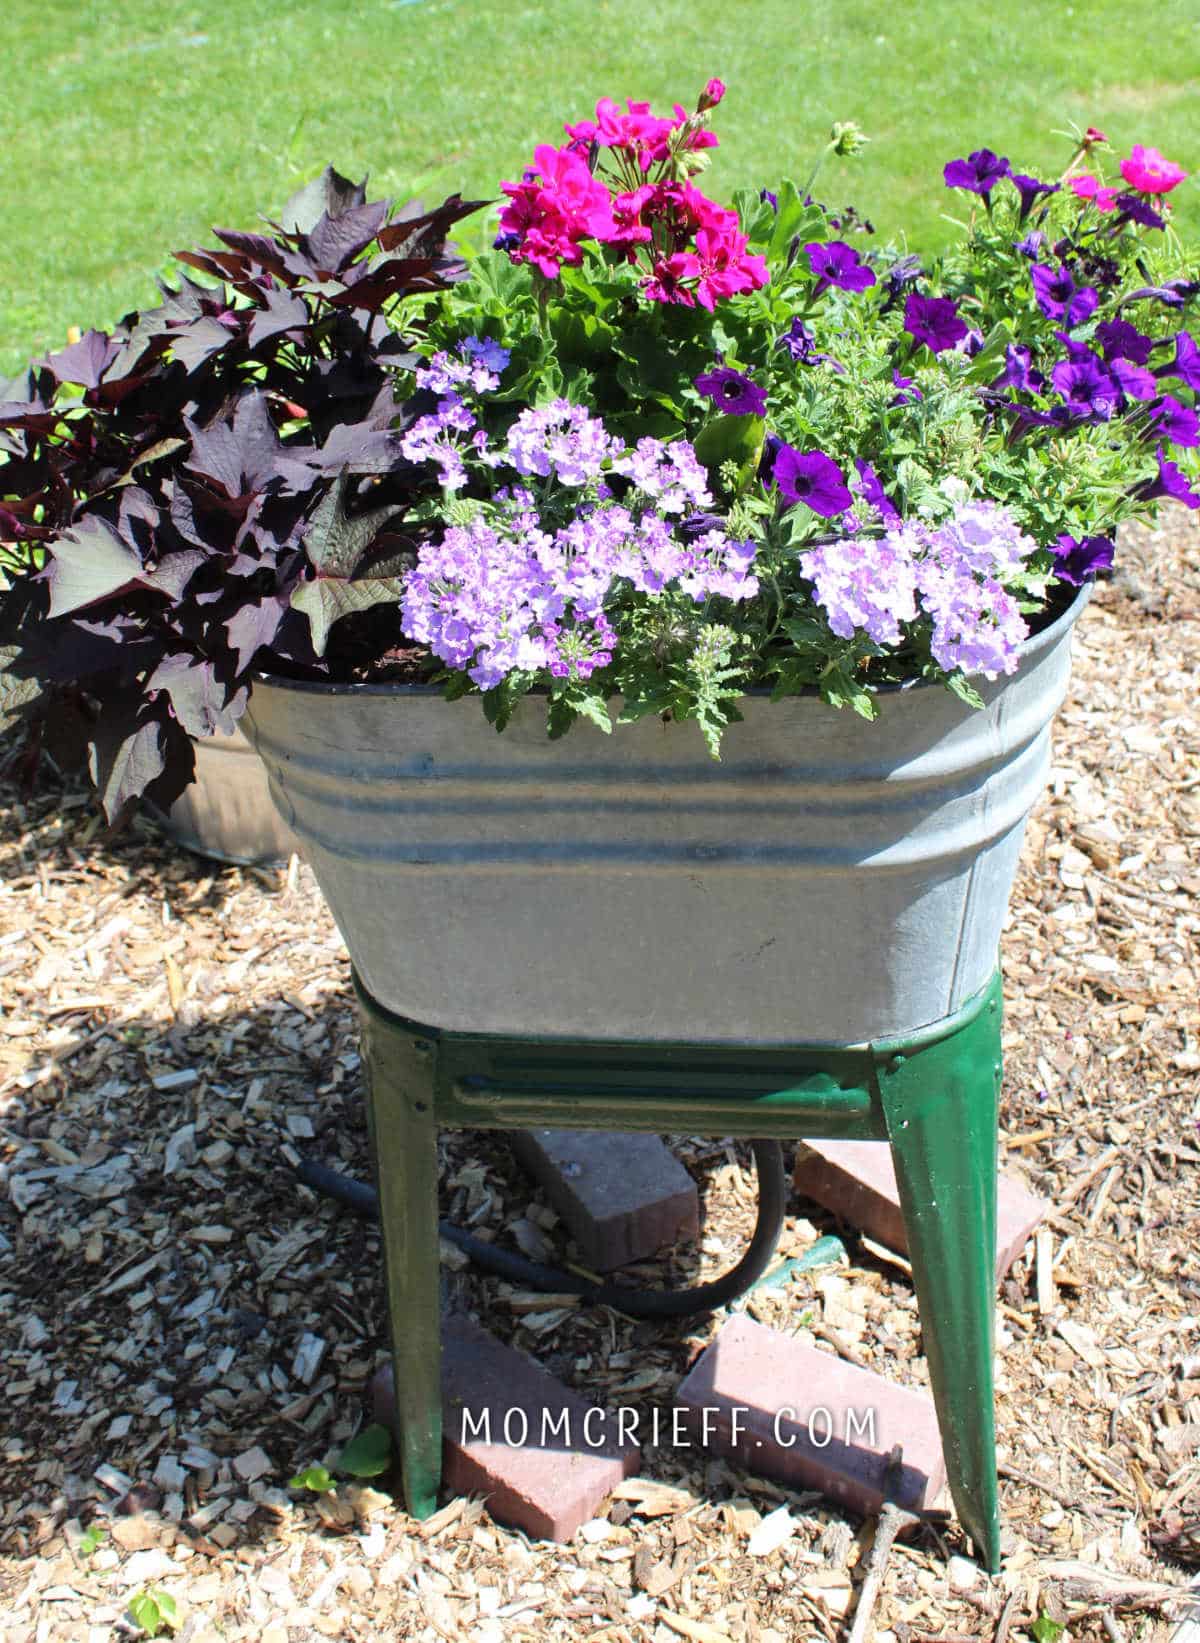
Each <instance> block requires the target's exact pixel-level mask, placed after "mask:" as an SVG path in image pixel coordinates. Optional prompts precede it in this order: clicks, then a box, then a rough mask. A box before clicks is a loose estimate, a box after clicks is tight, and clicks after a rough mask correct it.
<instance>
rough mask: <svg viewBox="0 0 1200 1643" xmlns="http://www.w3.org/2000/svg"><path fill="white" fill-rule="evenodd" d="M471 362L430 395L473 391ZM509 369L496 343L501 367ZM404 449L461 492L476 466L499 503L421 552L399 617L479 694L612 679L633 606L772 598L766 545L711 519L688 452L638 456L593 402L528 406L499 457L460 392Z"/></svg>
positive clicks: (472, 354) (452, 370) (653, 449)
mask: <svg viewBox="0 0 1200 1643" xmlns="http://www.w3.org/2000/svg"><path fill="white" fill-rule="evenodd" d="M484 346H485V345H483V344H481V343H480V341H479V339H477V338H475V337H468V338H466V339H465V341H464V342H463V344H462V345H461V353H462V354H463V355H465V356H466V360H471V359H477V358H480V357H482V355H483V348H484ZM464 363H465V362H464V361H463V360H456V359H454V358H453V357H452V356H451V355H448V354H446V353H438V354H435V355H434V357H433V359H432V360H431V361H430V362H429V364H428V365H427V366H422V367H420V368H419V369H418V371H417V373H416V374H417V377H418V380H422V381H423V382H424V383H425V384H426V385H429V386H434V387H440V386H441V385H442V384H444V383H448V382H453V383H454V384H456V386H462V387H465V386H466V385H467V378H466V377H465V376H464V374H463V370H464ZM506 364H507V356H506V355H505V354H504V351H503V350H501V349H498V348H495V347H494V346H493V347H492V349H491V353H490V355H489V365H491V366H492V367H493V368H494V369H495V370H496V371H502V370H503V368H504V366H505V365H506ZM497 383H498V378H497V376H495V375H492V374H491V373H490V372H489V373H488V374H487V377H486V380H485V379H484V377H476V376H472V377H471V379H470V387H471V389H473V390H475V391H477V392H480V393H482V392H486V390H488V389H490V388H494V387H496V386H497ZM416 430H420V433H419V435H418V437H417V438H416V439H415V440H414V439H413V437H412V436H413V434H414V433H415V432H416ZM405 448H406V453H407V454H410V455H414V456H418V457H420V456H423V455H426V454H427V455H428V457H429V459H430V460H433V461H435V462H437V463H438V464H439V466H440V468H441V471H442V483H443V485H444V487H445V488H446V490H447V491H448V492H453V491H456V490H458V489H459V488H460V487H461V486H462V485H463V484H464V483H465V482H466V480H467V470H468V468H470V470H471V474H472V477H473V478H474V479H475V481H476V488H477V489H478V490H483V489H486V490H488V491H490V493H491V494H490V497H489V499H488V502H487V503H486V504H484V503H482V502H481V503H480V504H479V509H478V511H477V512H476V511H474V510H473V509H472V508H470V507H468V508H467V509H466V510H461V509H460V512H464V513H465V515H466V517H464V518H463V522H462V523H457V524H452V525H450V526H449V527H448V528H447V529H446V530H445V531H444V532H442V533H439V534H438V535H437V536H435V538H434V539H433V540H432V541H430V542H428V543H426V544H425V546H423V547H422V548H421V550H420V553H419V555H418V559H417V564H416V566H415V568H414V569H413V571H412V572H411V573H410V575H409V576H408V577H407V579H406V580H405V583H404V593H403V603H402V607H401V625H402V628H403V631H404V634H405V637H406V638H409V639H413V640H416V641H418V642H419V643H421V644H425V645H428V646H429V649H430V650H431V651H432V653H433V654H434V655H435V656H436V657H438V658H439V659H440V660H441V661H443V662H445V663H446V664H447V666H448V667H451V668H457V669H461V670H462V671H463V672H465V673H466V675H467V676H468V678H470V679H471V681H472V682H473V683H474V684H476V685H477V686H478V687H479V688H480V689H481V690H490V689H494V688H495V687H496V686H498V685H500V684H501V683H503V682H504V681H505V679H506V678H508V677H509V676H510V675H512V674H513V673H525V674H537V673H539V672H542V671H543V670H544V671H545V672H547V673H548V674H549V675H550V677H551V678H553V679H561V680H587V679H590V678H591V676H592V675H593V674H594V673H595V672H597V671H598V670H599V669H601V668H605V667H608V666H609V664H610V663H611V662H612V661H613V652H614V651H615V650H616V648H617V645H618V642H619V638H618V633H617V631H616V629H615V628H614V626H613V623H612V620H611V619H610V618H611V612H612V609H613V607H614V605H615V604H617V603H619V602H620V599H621V597H622V595H623V594H641V595H645V596H648V597H649V598H651V599H655V598H659V597H665V596H669V595H674V596H676V597H680V598H683V599H685V600H688V601H690V602H691V603H692V604H694V605H703V604H705V603H706V602H708V601H710V600H713V599H719V600H726V601H729V602H731V603H735V604H736V603H738V602H739V601H742V600H746V599H749V598H752V597H753V596H754V595H755V594H756V593H757V592H758V582H757V579H756V578H755V577H754V575H753V574H751V567H752V565H753V563H754V557H755V549H756V544H755V543H754V542H753V541H737V540H735V539H734V538H732V537H731V536H729V535H728V534H727V532H726V531H725V530H723V529H721V528H720V526H719V523H718V522H717V521H716V520H715V519H711V518H709V517H708V516H706V515H705V514H704V513H703V512H702V511H701V510H703V509H705V508H707V507H709V506H710V505H711V504H712V500H713V498H712V494H711V492H710V491H709V488H708V477H707V474H706V472H705V470H704V468H703V466H702V465H701V464H700V462H699V461H698V460H697V458H696V454H695V452H694V450H693V449H692V447H691V445H689V444H688V443H687V442H686V441H685V440H676V441H673V442H672V443H670V444H664V443H663V441H661V440H658V439H653V438H649V437H647V438H643V439H640V440H638V442H637V444H636V445H635V446H633V447H628V446H626V444H625V443H624V441H622V440H621V439H618V438H615V437H613V436H612V435H611V434H609V433H608V432H607V430H606V429H605V427H604V424H603V422H602V421H601V420H600V419H599V418H598V417H595V416H593V415H592V414H591V413H590V412H589V411H588V410H587V409H586V408H585V407H584V406H582V405H572V404H571V403H570V402H569V401H568V400H565V399H556V400H552V401H551V402H550V403H549V404H548V405H544V406H539V407H537V408H533V407H527V408H526V409H524V410H522V411H521V412H520V413H519V415H518V416H517V418H516V420H515V421H514V422H513V423H512V425H511V426H510V428H509V429H508V433H507V437H506V438H505V440H504V442H503V444H501V445H497V446H493V445H492V444H491V443H490V442H489V440H488V437H487V434H486V433H485V432H484V431H483V429H482V428H480V427H479V425H478V423H477V422H476V419H475V416H474V414H473V413H472V411H471V410H469V409H468V408H467V406H466V405H465V403H464V401H463V399H462V398H461V397H460V396H459V395H458V394H457V393H450V394H447V395H446V397H445V398H444V399H442V400H441V401H440V402H439V405H438V409H437V410H436V411H435V412H433V413H431V414H430V415H428V416H426V417H423V418H422V419H421V420H420V421H419V422H418V423H416V424H414V427H413V429H412V430H410V435H409V437H408V439H407V440H406V446H405ZM614 485H616V486H619V487H620V491H621V496H620V499H618V498H617V496H616V495H615V493H614ZM556 521H558V523H557V524H556V523H555V522H556Z"/></svg>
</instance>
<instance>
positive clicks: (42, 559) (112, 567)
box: [0, 168, 483, 820]
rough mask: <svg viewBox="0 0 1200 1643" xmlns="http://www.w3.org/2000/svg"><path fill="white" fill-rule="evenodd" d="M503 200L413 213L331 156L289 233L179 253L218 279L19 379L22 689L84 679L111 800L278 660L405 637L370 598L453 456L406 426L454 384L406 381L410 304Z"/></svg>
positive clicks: (219, 725)
mask: <svg viewBox="0 0 1200 1643" xmlns="http://www.w3.org/2000/svg"><path fill="white" fill-rule="evenodd" d="M482 203H483V202H480V201H464V200H462V199H461V198H460V197H459V196H458V195H453V196H451V197H450V198H449V199H447V200H446V201H445V202H444V203H443V204H441V205H440V206H438V207H437V208H436V209H434V210H432V211H424V210H423V209H422V208H421V207H420V206H419V205H418V204H416V203H410V204H408V205H405V206H403V207H402V208H401V209H400V210H398V211H395V212H393V211H392V206H391V202H389V201H386V200H377V201H368V200H367V198H366V185H365V182H363V183H359V184H355V183H351V182H349V181H348V180H347V179H346V178H344V177H341V176H339V175H338V173H337V172H336V171H334V170H333V169H332V168H327V169H326V170H325V172H324V173H323V174H322V175H321V176H320V177H319V178H317V179H316V181H314V182H312V183H310V184H308V185H307V187H305V188H303V189H301V190H300V192H299V193H297V194H295V195H294V196H293V197H292V199H290V200H289V201H288V203H287V205H286V207H285V208H284V211H283V221H282V223H281V224H269V225H268V226H269V228H270V229H271V232H270V233H269V234H268V233H263V234H252V233H239V232H235V231H233V230H224V229H217V230H215V233H216V236H217V238H218V240H219V241H220V242H221V243H220V248H219V249H216V250H198V251H183V252H179V253H178V254H177V255H178V258H179V260H180V261H181V262H183V263H185V264H188V265H189V266H190V267H192V268H193V269H196V270H198V271H199V272H201V273H202V274H204V275H206V276H210V277H211V278H213V279H215V280H216V281H217V282H218V283H217V284H216V285H215V286H209V285H207V284H204V285H202V284H199V283H197V282H196V281H195V280H193V279H189V278H188V277H187V276H183V277H182V281H181V284H180V287H179V289H178V290H177V291H172V290H170V289H169V288H168V287H166V286H163V287H162V292H163V297H164V301H163V302H162V304H161V306H159V307H158V308H155V309H153V310H151V311H149V312H147V313H141V314H139V313H133V314H129V315H127V316H126V318H125V319H124V320H122V321H121V323H120V324H119V325H118V326H117V327H116V328H115V330H114V331H113V332H112V334H111V335H109V334H108V333H105V332H102V331H89V332H88V334H87V335H86V336H84V337H83V338H82V339H81V340H80V341H79V342H76V343H74V344H72V345H70V346H69V347H67V348H64V349H62V350H61V351H60V352H58V353H56V354H53V355H51V356H50V357H49V358H47V359H44V360H39V361H35V362H34V363H33V364H32V365H31V366H30V368H29V369H28V371H26V372H25V373H24V374H23V375H22V376H20V377H18V378H17V379H16V380H15V381H13V382H9V383H0V542H8V543H10V544H16V550H17V553H18V555H21V554H23V555H24V557H25V559H26V561H27V562H26V564H25V566H24V568H21V569H18V570H16V571H15V572H11V571H10V573H9V582H10V585H9V587H8V589H7V591H5V592H3V593H2V594H0V669H2V670H3V671H0V712H3V710H5V709H8V710H9V711H10V712H11V713H15V714H20V715H27V716H34V717H37V716H39V715H40V716H42V717H43V718H45V717H47V716H51V717H52V716H53V715H54V713H55V712H56V711H57V710H60V709H61V708H62V707H63V705H64V704H65V703H66V702H67V701H68V700H69V699H70V700H74V701H75V702H81V703H82V704H83V706H84V708H85V712H86V718H87V722H88V726H89V729H88V739H89V755H90V762H91V770H92V777H93V780H94V781H95V783H96V786H97V789H98V790H99V793H100V796H101V798H102V801H103V804H104V808H105V811H106V813H107V815H108V817H109V819H110V820H115V819H117V818H118V817H119V816H120V815H121V814H122V813H123V812H124V811H125V810H126V808H127V806H128V805H129V803H130V802H131V801H132V800H133V799H135V798H136V797H138V796H139V795H141V794H143V793H146V794H147V795H148V796H149V797H151V798H153V799H154V800H155V802H156V803H158V804H159V805H162V806H166V805H169V804H170V803H171V802H172V801H173V800H174V799H175V798H176V797H177V796H178V794H179V793H181V792H182V791H183V789H184V787H186V785H187V783H188V782H189V781H190V780H191V777H192V773H193V769H194V757H193V749H192V743H191V740H190V738H191V737H193V736H203V735H207V734H210V733H211V732H212V731H213V730H215V729H224V730H228V729H230V728H232V726H233V724H234V723H235V722H236V720H237V718H238V717H239V716H240V714H241V712H242V710H243V709H244V707H245V703H246V698H247V695H248V683H249V678H250V676H251V674H252V673H253V672H254V671H255V670H256V669H259V668H264V667H265V668H267V669H268V670H271V671H276V672H285V673H289V674H291V675H292V676H294V677H301V678H306V677H311V678H315V679H319V678H322V677H325V676H327V675H328V674H329V673H330V672H331V671H334V670H336V671H337V674H338V676H340V677H345V676H346V669H347V666H348V665H349V666H351V667H359V666H362V667H369V666H371V665H372V664H374V663H377V662H378V661H379V659H380V658H381V657H382V656H384V655H385V654H386V652H387V650H388V649H389V647H390V645H391V644H392V643H394V624H392V626H391V627H390V628H389V627H388V626H387V625H386V624H375V623H373V622H372V619H371V611H372V608H373V607H374V606H375V605H379V604H381V603H382V602H384V601H390V602H392V603H393V604H394V602H395V599H396V597H397V593H398V585H399V584H398V573H399V572H400V571H401V570H402V569H403V568H404V566H405V565H406V564H407V563H409V562H410V559H411V554H412V551H413V544H412V543H411V542H410V541H408V540H407V539H406V538H405V536H404V535H403V534H402V532H401V531H400V530H399V529H398V526H399V525H400V524H401V523H402V521H403V516H404V513H405V511H406V509H407V508H408V507H409V506H411V504H412V502H413V501H414V500H415V499H416V498H417V497H418V496H420V495H421V494H422V493H424V492H427V491H428V488H429V486H430V484H431V479H430V475H429V470H428V466H427V465H426V466H425V467H423V468H416V467H414V466H413V465H412V464H410V463H408V462H406V461H405V460H404V458H403V457H402V455H401V452H400V448H399V446H400V435H401V434H402V432H403V430H404V428H405V427H406V426H407V425H408V424H409V422H411V420H412V419H413V418H414V417H416V416H418V415H420V414H421V413H422V412H423V411H425V410H427V409H430V408H431V402H430V404H426V403H423V400H425V399H427V398H428V396H418V398H416V399H413V400H411V401H409V402H408V403H406V404H401V403H399V402H398V401H397V399H396V397H395V394H394V392H393V374H394V373H395V372H398V371H403V370H406V369H410V368H411V367H412V365H413V364H414V362H415V358H416V356H415V355H414V354H412V353H410V352H408V351H407V350H406V345H405V343H404V341H403V340H402V339H401V338H400V337H399V336H398V335H397V334H396V333H395V332H394V331H393V330H392V329H391V328H390V327H389V324H388V313H389V310H390V309H391V308H392V306H393V305H394V304H396V303H397V302H399V301H400V300H401V299H403V298H405V297H408V296H411V295H413V294H414V293H420V292H425V291H436V290H439V289H442V288H444V287H445V286H447V285H449V284H451V283H453V282H454V281H455V280H456V279H459V278H461V277H462V275H463V273H464V272H465V268H464V265H463V264H462V262H461V261H460V260H459V259H458V258H457V257H456V256H455V255H454V253H453V250H452V247H451V246H450V245H449V244H448V242H447V234H448V233H449V231H450V229H451V228H452V227H453V225H454V224H455V223H456V222H458V221H459V220H460V219H461V218H463V217H465V216H467V215H468V214H470V213H471V212H473V211H475V210H477V209H478V208H479V206H480V205H481V204H482ZM0 586H2V583H0ZM356 613H360V614H356ZM342 617H348V618H349V619H348V620H346V621H340V620H339V618H342ZM335 621H337V622H338V627H337V630H336V634H335V635H334V638H333V643H331V640H330V627H331V624H332V623H334V622H335ZM335 647H336V654H335Z"/></svg>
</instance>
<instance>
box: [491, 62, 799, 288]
mask: <svg viewBox="0 0 1200 1643" xmlns="http://www.w3.org/2000/svg"><path fill="white" fill-rule="evenodd" d="M724 93H725V88H724V86H723V85H722V83H721V82H720V80H710V81H709V82H708V85H707V86H706V87H705V89H704V91H703V92H702V93H701V95H700V99H699V102H698V104H697V107H696V112H695V113H694V114H690V115H689V114H688V113H686V111H685V110H684V109H683V108H682V107H681V106H680V105H679V104H676V105H675V110H674V114H673V116H671V117H663V116H659V115H656V114H654V113H653V112H652V111H651V108H650V105H649V103H639V102H634V101H633V100H632V99H631V100H630V101H629V102H628V103H627V105H626V108H625V109H624V110H622V109H621V108H619V107H618V105H617V104H616V103H614V102H613V101H612V99H611V98H607V97H602V98H601V99H600V101H599V102H598V103H597V104H596V118H595V120H581V121H577V122H576V123H575V124H573V125H572V124H569V123H568V124H567V125H566V126H565V128H564V129H565V130H566V133H567V136H568V137H569V138H570V141H569V142H568V143H567V144H566V145H565V146H564V147H562V148H554V147H552V146H551V145H550V144H548V143H543V144H542V145H541V146H539V147H538V148H537V149H536V150H535V151H534V156H533V164H532V166H530V167H529V168H528V169H527V170H526V171H525V174H524V176H523V177H522V178H521V181H520V182H518V183H502V184H501V187H502V189H503V190H504V192H505V194H507V195H508V200H509V203H508V205H507V206H506V207H505V208H504V210H503V211H502V212H501V215H500V234H499V237H498V239H497V241H496V244H497V246H499V247H501V248H503V249H504V250H506V251H507V252H508V254H509V255H510V257H511V258H512V259H513V261H514V262H524V263H530V264H532V265H533V266H534V267H535V268H537V269H538V270H539V272H540V273H541V274H542V275H544V277H545V278H546V279H548V280H555V279H557V278H558V275H559V272H560V270H561V268H562V267H563V266H564V265H568V266H578V264H580V263H581V262H582V261H583V247H584V246H585V244H587V243H588V242H593V243H595V244H597V245H603V246H611V247H613V248H614V249H615V250H616V251H617V252H618V254H619V255H620V256H621V257H622V258H623V259H624V260H626V261H628V262H630V263H632V264H634V265H635V266H637V267H638V268H639V269H640V271H641V275H642V278H641V291H642V294H643V295H644V296H645V297H646V298H647V300H649V301H651V302H663V303H679V304H682V305H684V306H686V307H689V308H692V307H695V306H696V305H697V304H699V305H700V306H701V307H702V308H707V309H708V310H709V311H710V312H711V311H712V310H713V309H714V308H715V307H716V304H717V303H718V302H720V301H722V300H723V299H725V298H727V297H731V296H734V295H736V294H737V293H738V292H741V291H755V290H758V289H759V288H760V287H761V286H764V285H765V284H766V283H767V280H768V278H769V275H768V272H767V265H766V261H765V259H764V258H763V257H761V256H758V255H754V254H752V253H751V252H750V251H749V250H748V249H747V247H748V244H749V242H748V240H747V237H746V235H745V234H744V233H743V232H742V229H741V223H740V221H739V218H738V214H737V212H736V211H730V210H727V209H726V208H725V207H723V206H720V205H717V204H716V203H715V202H714V201H713V200H710V199H708V198H707V197H706V196H705V195H704V194H702V193H701V192H700V190H699V189H698V188H696V187H695V186H694V184H693V183H692V182H691V181H690V177H691V175H692V174H693V173H694V171H695V170H696V169H698V165H697V164H696V162H695V160H694V158H693V157H694V156H695V155H696V154H697V152H698V151H699V150H700V149H704V148H714V147H716V145H717V139H716V137H715V136H714V135H713V133H712V132H711V131H710V130H709V129H708V125H707V120H708V114H709V112H710V110H711V109H713V108H715V107H716V106H717V104H718V103H719V102H720V101H721V98H722V97H723V96H724Z"/></svg>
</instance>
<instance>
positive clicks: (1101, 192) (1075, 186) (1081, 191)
mask: <svg viewBox="0 0 1200 1643" xmlns="http://www.w3.org/2000/svg"><path fill="white" fill-rule="evenodd" d="M1067 187H1068V188H1069V189H1070V190H1071V192H1072V194H1074V195H1075V196H1076V198H1077V199H1080V200H1089V201H1090V202H1091V203H1092V205H1094V206H1095V207H1096V210H1097V211H1115V210H1116V208H1117V192H1118V191H1117V189H1115V188H1105V187H1104V185H1103V183H1102V182H1101V181H1100V179H1099V177H1093V176H1092V175H1091V173H1090V172H1087V173H1085V174H1084V175H1083V176H1081V177H1068V178H1067Z"/></svg>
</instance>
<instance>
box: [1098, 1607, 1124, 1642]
mask: <svg viewBox="0 0 1200 1643" xmlns="http://www.w3.org/2000/svg"><path fill="white" fill-rule="evenodd" d="M1100 1624H1101V1625H1102V1626H1103V1627H1104V1630H1105V1631H1106V1632H1107V1633H1108V1635H1109V1637H1111V1638H1112V1643H1125V1633H1124V1632H1123V1631H1122V1630H1121V1628H1120V1627H1119V1626H1118V1625H1117V1621H1116V1616H1115V1615H1114V1614H1113V1612H1112V1610H1111V1609H1105V1610H1104V1611H1103V1612H1102V1613H1101V1615H1100Z"/></svg>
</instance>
